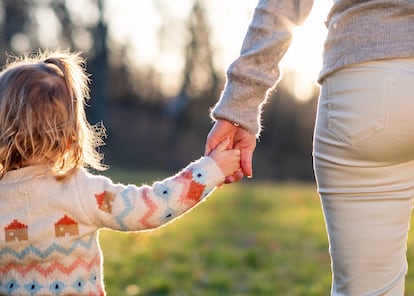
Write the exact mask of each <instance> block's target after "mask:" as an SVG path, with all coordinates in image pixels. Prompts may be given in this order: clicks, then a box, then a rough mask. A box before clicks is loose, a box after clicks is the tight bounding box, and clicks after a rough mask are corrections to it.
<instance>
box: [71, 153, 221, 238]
mask: <svg viewBox="0 0 414 296" xmlns="http://www.w3.org/2000/svg"><path fill="white" fill-rule="evenodd" d="M223 181H224V175H223V173H222V172H221V170H220V168H219V167H218V166H217V164H216V163H215V161H214V160H213V159H211V158H210V157H202V158H201V159H200V160H198V161H196V162H193V163H191V164H190V165H188V166H187V167H186V168H185V169H183V170H182V171H181V172H179V173H177V174H176V175H174V176H172V177H170V178H167V179H165V180H162V181H158V182H155V183H154V184H153V185H152V186H149V185H142V186H136V185H123V184H114V183H112V181H111V180H110V179H108V178H106V177H103V176H96V175H92V174H89V173H87V172H86V171H85V170H84V169H82V170H80V171H79V172H78V174H77V176H76V186H77V187H78V193H79V198H80V200H81V204H82V206H83V210H84V212H85V214H86V215H87V216H88V217H89V220H90V221H91V223H92V224H94V225H95V226H96V227H98V228H102V227H106V228H110V229H114V230H121V231H139V230H146V229H152V228H157V227H159V226H162V225H164V224H166V223H168V222H170V221H172V220H174V219H175V218H178V217H180V216H181V215H182V214H184V213H185V212H187V211H189V210H190V209H192V208H193V207H194V206H195V205H197V204H198V203H199V202H201V201H203V200H204V199H205V198H206V197H207V196H208V195H209V194H210V193H211V192H212V191H213V190H214V188H215V187H216V186H217V185H219V184H221V183H222V182H223Z"/></svg>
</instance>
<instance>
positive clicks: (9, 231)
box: [4, 219, 28, 242]
mask: <svg viewBox="0 0 414 296" xmlns="http://www.w3.org/2000/svg"><path fill="white" fill-rule="evenodd" d="M4 232H5V236H6V242H14V241H19V242H20V241H25V240H27V239H28V235H27V225H25V224H23V223H21V222H19V221H18V220H16V219H14V220H13V222H11V223H10V224H9V225H7V226H6V227H5V228H4Z"/></svg>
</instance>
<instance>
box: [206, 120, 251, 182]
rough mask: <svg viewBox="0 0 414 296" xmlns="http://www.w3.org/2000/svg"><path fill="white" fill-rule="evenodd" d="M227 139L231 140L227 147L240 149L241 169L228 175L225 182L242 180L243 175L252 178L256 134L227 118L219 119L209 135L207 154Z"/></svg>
mask: <svg viewBox="0 0 414 296" xmlns="http://www.w3.org/2000/svg"><path fill="white" fill-rule="evenodd" d="M225 139H229V140H230V141H229V142H227V143H228V146H227V149H239V150H240V169H238V170H236V171H235V172H234V173H233V174H231V175H226V176H227V177H226V181H225V182H224V183H233V182H237V181H239V180H241V179H242V178H243V176H247V177H248V178H252V176H253V171H252V157H253V152H254V149H255V148H256V136H255V135H254V134H251V133H249V132H248V131H247V130H245V129H244V128H242V127H239V126H235V125H234V124H232V123H231V122H229V121H227V120H224V119H219V120H217V121H216V123H215V124H214V126H213V128H212V129H211V130H210V133H209V134H208V136H207V143H206V148H205V154H206V155H209V154H210V152H211V151H212V150H213V149H214V148H215V147H218V145H219V144H220V143H221V144H223V141H224V140H225Z"/></svg>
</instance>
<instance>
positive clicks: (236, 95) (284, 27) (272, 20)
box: [211, 0, 313, 136]
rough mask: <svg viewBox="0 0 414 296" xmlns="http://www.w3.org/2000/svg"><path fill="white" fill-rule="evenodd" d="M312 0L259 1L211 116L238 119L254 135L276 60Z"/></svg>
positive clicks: (272, 83) (273, 79) (274, 76)
mask: <svg viewBox="0 0 414 296" xmlns="http://www.w3.org/2000/svg"><path fill="white" fill-rule="evenodd" d="M312 5H313V0H259V2H258V4H257V6H256V9H255V11H254V14H253V18H252V21H251V23H250V25H249V28H248V30H247V33H246V36H245V39H244V41H243V44H242V48H241V51H240V55H239V57H238V58H237V59H236V60H235V61H234V62H233V63H232V64H231V65H230V66H229V68H228V69H227V72H226V84H225V87H224V90H223V92H222V94H221V97H220V100H219V101H218V103H217V104H216V106H215V107H214V108H213V110H212V113H211V116H212V118H213V119H217V118H223V119H227V120H229V121H233V122H237V123H239V124H240V125H241V126H242V127H244V128H245V129H247V130H248V131H249V132H251V133H252V134H255V135H256V136H258V135H259V133H260V130H261V118H260V116H261V109H262V105H263V104H264V102H265V101H266V98H267V94H268V91H269V90H270V89H272V88H274V87H275V85H276V83H277V82H278V80H279V78H280V70H279V62H280V60H281V59H282V57H283V55H284V54H285V53H286V51H287V49H288V47H289V45H290V43H291V40H292V29H293V27H294V26H296V25H300V24H301V23H302V22H303V21H304V20H305V18H306V17H307V16H308V14H309V12H310V10H311V8H312Z"/></svg>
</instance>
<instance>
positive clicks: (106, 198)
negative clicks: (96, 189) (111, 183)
mask: <svg viewBox="0 0 414 296" xmlns="http://www.w3.org/2000/svg"><path fill="white" fill-rule="evenodd" d="M95 198H96V203H97V204H98V207H99V209H100V210H102V211H104V212H107V213H109V214H111V213H112V204H113V203H114V201H115V194H114V193H112V192H109V191H104V192H102V193H99V194H95Z"/></svg>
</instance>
